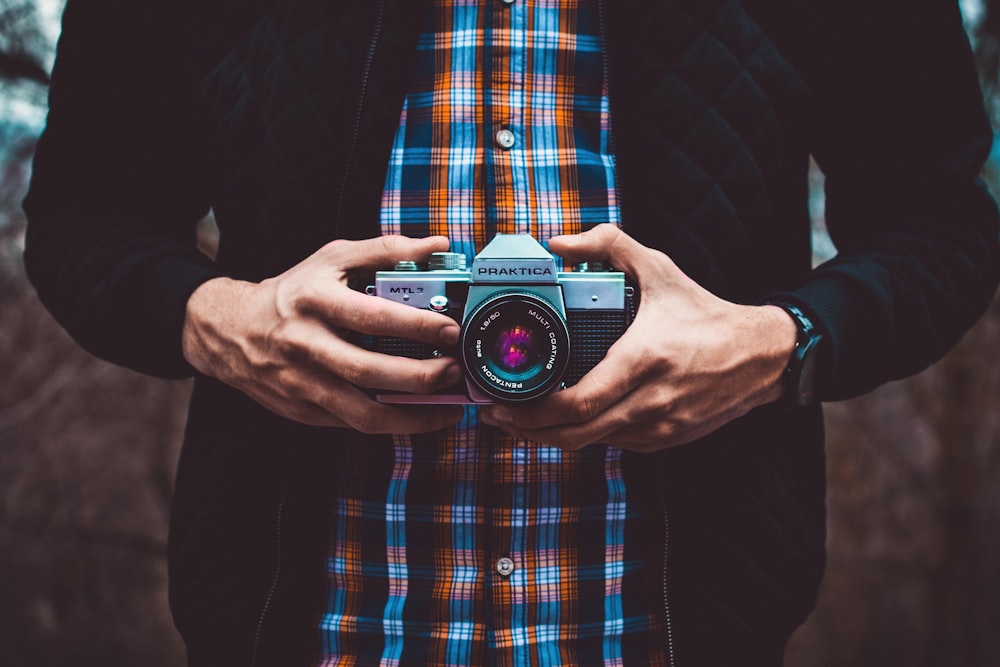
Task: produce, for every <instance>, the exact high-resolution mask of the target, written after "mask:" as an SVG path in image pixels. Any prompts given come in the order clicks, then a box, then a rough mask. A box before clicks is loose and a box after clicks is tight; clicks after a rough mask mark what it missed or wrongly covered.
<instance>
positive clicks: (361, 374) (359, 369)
mask: <svg viewBox="0 0 1000 667" xmlns="http://www.w3.org/2000/svg"><path fill="white" fill-rule="evenodd" d="M337 375H339V376H340V377H341V378H343V379H344V380H345V381H347V382H349V383H350V384H353V385H360V384H362V383H363V382H364V380H365V378H366V377H367V376H368V367H367V366H366V365H365V364H364V363H362V362H360V361H358V360H356V359H343V360H341V361H340V362H339V364H338V366H337Z"/></svg>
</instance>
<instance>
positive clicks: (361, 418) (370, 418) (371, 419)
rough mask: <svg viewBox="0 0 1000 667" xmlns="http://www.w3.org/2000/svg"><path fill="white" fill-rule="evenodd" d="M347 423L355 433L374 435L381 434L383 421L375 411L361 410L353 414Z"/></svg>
mask: <svg viewBox="0 0 1000 667" xmlns="http://www.w3.org/2000/svg"><path fill="white" fill-rule="evenodd" d="M346 421H347V423H348V424H350V425H351V428H353V429H354V430H355V431H359V432H361V433H365V434H367V435H372V434H374V433H378V432H379V425H380V423H381V422H382V419H381V418H380V417H379V415H378V414H377V413H376V412H375V411H373V410H361V411H359V412H355V413H352V414H351V415H350V416H349V417H348V418H347V420H346Z"/></svg>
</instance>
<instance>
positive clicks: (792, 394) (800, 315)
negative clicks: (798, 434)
mask: <svg viewBox="0 0 1000 667" xmlns="http://www.w3.org/2000/svg"><path fill="white" fill-rule="evenodd" d="M773 305H775V306H778V307H779V308H781V309H783V310H784V311H785V312H786V313H788V314H789V315H790V316H791V317H792V320H794V321H795V327H796V329H797V330H798V334H797V338H796V340H795V350H794V351H792V356H791V358H790V359H789V360H788V367H787V368H785V377H784V382H785V400H786V401H787V402H789V403H791V404H792V405H799V406H802V405H809V404H811V403H815V402H816V391H815V378H816V358H817V354H818V348H819V345H820V343H821V342H822V341H823V335H822V334H821V333H820V332H819V329H818V328H817V327H816V325H815V324H813V321H812V320H811V319H809V317H808V316H807V315H806V314H805V313H804V312H802V309H801V308H799V307H798V306H794V305H792V304H790V303H781V302H773Z"/></svg>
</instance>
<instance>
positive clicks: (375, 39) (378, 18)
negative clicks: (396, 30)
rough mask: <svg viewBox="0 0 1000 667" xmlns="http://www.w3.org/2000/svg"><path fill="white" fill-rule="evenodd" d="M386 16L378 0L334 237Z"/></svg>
mask: <svg viewBox="0 0 1000 667" xmlns="http://www.w3.org/2000/svg"><path fill="white" fill-rule="evenodd" d="M384 17H385V0H378V6H377V8H376V13H375V28H374V30H372V39H371V42H369V44H368V52H367V53H366V54H365V64H364V68H363V69H362V70H361V86H360V88H359V93H360V94H359V95H358V106H357V107H356V108H355V109H354V129H353V131H352V133H351V145H350V148H349V150H348V151H347V162H346V166H345V167H344V178H343V179H342V180H341V182H340V193H339V195H338V196H337V216H336V217H335V218H334V220H335V221H336V222H335V223H334V225H335V227H334V230H333V231H334V238H339V237H340V218H341V215H343V212H344V197H345V196H346V195H347V181H348V180H350V176H351V164H352V163H353V162H354V155H355V153H357V150H358V141H359V140H360V139H361V119H362V117H363V114H364V109H365V95H367V94H368V79H369V78H370V77H371V71H372V65H373V64H374V62H375V51H376V49H377V48H378V43H379V40H380V39H381V37H382V22H383V20H384Z"/></svg>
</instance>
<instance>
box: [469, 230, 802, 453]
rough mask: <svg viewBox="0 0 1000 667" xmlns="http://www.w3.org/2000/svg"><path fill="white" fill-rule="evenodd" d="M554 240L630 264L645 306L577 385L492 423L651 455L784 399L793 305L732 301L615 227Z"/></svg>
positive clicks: (499, 413) (559, 249) (504, 409)
mask: <svg viewBox="0 0 1000 667" xmlns="http://www.w3.org/2000/svg"><path fill="white" fill-rule="evenodd" d="M549 249H550V250H551V251H552V252H553V253H554V254H557V255H560V256H561V257H563V258H564V259H565V260H566V261H567V262H582V261H602V262H605V263H606V264H610V265H611V266H613V267H615V269H617V270H620V271H624V272H625V274H626V275H627V276H628V277H629V279H630V280H632V281H633V282H634V283H635V284H636V285H637V287H638V289H639V294H640V296H641V300H640V305H639V311H638V313H637V315H636V318H635V320H634V321H633V322H632V325H631V326H630V327H629V328H628V329H627V330H626V331H625V333H624V335H622V337H621V338H620V339H618V341H617V342H615V344H614V345H612V346H611V348H610V349H609V350H608V353H607V355H606V356H605V358H604V360H603V361H601V362H600V363H599V364H598V365H597V366H595V367H594V368H593V369H592V370H591V371H590V372H589V373H587V374H586V375H585V376H584V377H583V378H581V380H580V382H579V383H577V384H576V385H575V386H573V387H570V388H568V389H565V390H563V391H559V392H555V393H553V394H550V395H548V396H546V397H544V398H541V399H538V400H537V401H532V402H530V403H528V404H525V405H523V406H521V405H517V406H513V405H493V406H489V407H486V408H483V410H482V411H481V416H482V420H483V421H484V422H486V423H487V424H491V425H494V426H497V427H498V428H500V429H502V430H503V431H505V432H507V433H509V434H510V435H513V436H515V437H519V438H525V439H528V440H534V441H537V442H540V443H543V444H547V445H555V446H558V447H562V448H565V449H580V448H582V447H585V446H586V445H589V444H593V443H606V444H612V445H617V446H620V447H624V448H626V449H632V450H636V451H641V452H651V451H655V450H658V449H664V448H666V447H672V446H674V445H680V444H684V443H687V442H691V441H693V440H696V439H698V438H700V437H702V436H705V435H708V434H709V433H711V432H712V431H714V430H716V429H718V428H719V427H721V426H723V425H724V424H726V423H728V422H730V421H732V420H733V419H736V418H737V417H740V416H742V415H744V414H746V413H747V412H749V411H750V410H752V409H753V408H755V407H757V406H759V405H763V404H765V403H769V402H772V401H775V400H777V399H778V398H780V397H781V393H782V382H781V376H782V373H783V371H784V369H785V367H786V366H787V364H788V360H789V358H790V356H791V353H792V351H793V349H794V347H795V340H796V328H795V324H794V322H793V321H792V319H791V317H790V316H789V315H788V314H787V313H785V311H784V310H782V309H781V308H778V307H776V306H746V305H740V304H735V303H730V302H728V301H725V300H723V299H720V298H718V297H716V296H715V295H713V294H712V293H710V292H708V291H707V290H705V289H704V288H702V287H701V286H699V285H698V284H697V283H695V282H694V281H693V280H691V279H690V278H688V277H687V276H686V275H685V274H684V273H683V272H682V271H681V270H680V269H679V268H678V267H677V266H676V265H675V264H674V263H673V261H671V259H670V258H669V257H667V256H666V255H665V254H663V253H661V252H659V251H656V250H653V249H651V248H647V247H645V246H643V245H641V244H640V243H638V242H637V241H635V240H634V239H632V238H631V237H629V236H628V235H626V234H625V233H624V232H622V231H621V230H619V229H618V228H617V227H616V226H614V225H600V226H598V227H595V228H594V229H592V230H590V231H588V232H585V233H583V234H579V235H572V236H558V237H554V238H552V239H551V240H550V241H549Z"/></svg>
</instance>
